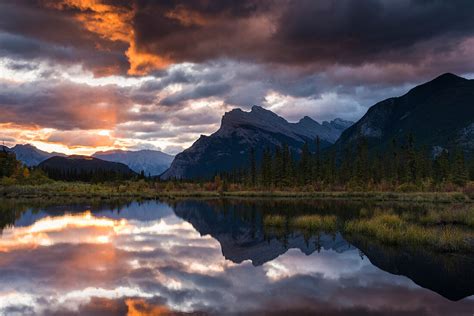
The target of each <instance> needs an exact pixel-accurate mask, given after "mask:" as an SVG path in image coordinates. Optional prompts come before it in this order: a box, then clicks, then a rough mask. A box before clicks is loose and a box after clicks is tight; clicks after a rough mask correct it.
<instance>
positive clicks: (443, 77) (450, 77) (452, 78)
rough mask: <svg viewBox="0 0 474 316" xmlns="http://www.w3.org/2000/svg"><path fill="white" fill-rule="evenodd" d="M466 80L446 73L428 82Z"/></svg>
mask: <svg viewBox="0 0 474 316" xmlns="http://www.w3.org/2000/svg"><path fill="white" fill-rule="evenodd" d="M466 80H468V79H466V78H463V77H460V76H458V75H455V74H453V73H450V72H447V73H444V74H442V75H440V76H438V77H436V78H434V79H433V80H431V81H430V82H463V81H466Z"/></svg>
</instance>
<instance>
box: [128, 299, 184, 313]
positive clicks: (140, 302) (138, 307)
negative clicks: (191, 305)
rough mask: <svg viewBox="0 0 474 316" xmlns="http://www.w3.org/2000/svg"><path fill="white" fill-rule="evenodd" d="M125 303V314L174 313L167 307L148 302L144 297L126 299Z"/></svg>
mask: <svg viewBox="0 0 474 316" xmlns="http://www.w3.org/2000/svg"><path fill="white" fill-rule="evenodd" d="M125 304H126V305H127V307H128V313H127V316H158V315H175V313H173V312H172V311H170V309H169V308H168V307H166V306H163V305H154V304H150V303H147V302H146V301H145V300H144V299H126V300H125Z"/></svg>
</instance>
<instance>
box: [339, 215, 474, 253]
mask: <svg viewBox="0 0 474 316" xmlns="http://www.w3.org/2000/svg"><path fill="white" fill-rule="evenodd" d="M344 231H346V232H348V233H350V234H362V235H368V236H371V237H374V238H375V239H377V240H378V241H380V242H383V243H387V244H396V245H402V244H403V245H413V246H428V247H430V248H433V249H436V250H439V251H449V252H457V251H473V247H472V242H473V241H474V233H473V231H472V230H469V229H463V228H462V227H458V226H455V225H451V224H447V225H440V226H427V225H422V224H419V223H415V222H407V221H406V220H405V219H404V218H403V216H399V215H397V214H393V213H392V214H375V215H374V216H373V217H370V218H361V219H354V220H350V221H348V222H346V224H345V226H344Z"/></svg>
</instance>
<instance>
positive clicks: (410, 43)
mask: <svg viewBox="0 0 474 316" xmlns="http://www.w3.org/2000/svg"><path fill="white" fill-rule="evenodd" d="M211 3H212V4H209V2H208V1H195V2H187V1H173V2H155V1H138V4H137V13H136V15H135V17H134V27H135V31H136V36H137V41H138V46H139V47H141V48H143V49H144V50H146V51H148V52H153V53H156V54H158V55H163V56H167V57H169V58H171V59H172V60H175V61H194V62H202V61H205V60H209V59H215V58H218V57H223V56H224V57H229V58H237V59H240V58H244V59H247V60H253V61H261V62H276V63H282V64H301V63H316V64H321V65H324V64H328V63H329V64H332V63H338V64H350V65H353V64H361V63H364V62H372V61H373V60H374V59H376V60H379V61H388V62H390V61H401V62H408V63H411V62H414V61H415V60H420V59H422V58H423V57H424V54H426V53H431V52H430V49H431V48H436V49H437V50H438V49H442V50H447V51H449V50H452V49H454V48H455V47H454V46H455V45H456V44H457V43H458V42H459V41H460V40H462V39H464V38H465V37H467V36H472V35H473V30H474V19H472V13H473V12H474V3H473V2H472V1H469V0H460V1H435V0H433V1H429V0H411V1H409V0H404V1H387V0H362V1H351V0H341V1H331V0H320V1H312V0H303V1H279V2H276V1H271V0H267V1H253V3H252V1H224V2H221V1H218V2H211ZM217 3H218V4H217ZM214 4H216V6H215V7H214ZM256 33H257V34H256ZM258 33H261V34H258ZM447 36H449V41H448V42H446V40H447V38H446V37H447ZM436 38H438V39H439V40H440V41H441V40H442V42H441V44H442V45H441V46H440V47H437V46H436V43H432V45H430V46H429V47H422V46H420V44H422V43H424V42H426V41H430V40H432V39H436Z"/></svg>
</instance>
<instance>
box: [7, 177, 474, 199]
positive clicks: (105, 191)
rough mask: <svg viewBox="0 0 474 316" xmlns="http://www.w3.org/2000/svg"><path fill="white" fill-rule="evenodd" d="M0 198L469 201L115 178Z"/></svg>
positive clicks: (21, 188)
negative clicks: (259, 198)
mask: <svg viewBox="0 0 474 316" xmlns="http://www.w3.org/2000/svg"><path fill="white" fill-rule="evenodd" d="M0 196H3V197H14V198H19V197H34V196H36V197H44V196H83V197H97V196H104V197H107V198H109V197H119V196H128V197H148V198H154V197H167V198H178V197H255V198H257V197H271V198H285V197H288V198H310V199H328V200H331V199H338V200H339V199H347V200H352V201H355V200H357V201H366V200H373V201H380V202H385V201H396V202H417V203H418V202H430V203H453V202H463V203H471V202H474V199H470V198H469V197H468V196H467V195H466V194H464V193H462V192H409V193H402V192H377V191H368V192H355V191H333V192H332V191H327V192H326V191H300V190H294V189H291V188H289V189H288V190H285V191H278V190H273V191H265V190H258V189H253V190H245V191H242V190H240V188H235V189H232V190H228V191H222V190H218V189H215V188H208V186H206V184H202V183H180V182H177V183H173V182H159V181H157V182H154V181H150V182H147V181H144V180H139V181H116V182H105V183H84V182H61V181H50V182H47V183H43V184H36V185H33V184H8V185H7V184H0Z"/></svg>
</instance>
